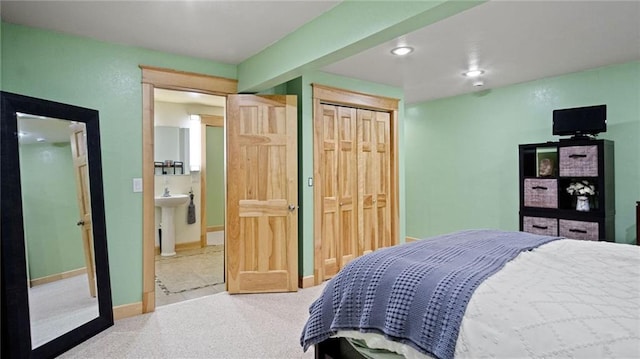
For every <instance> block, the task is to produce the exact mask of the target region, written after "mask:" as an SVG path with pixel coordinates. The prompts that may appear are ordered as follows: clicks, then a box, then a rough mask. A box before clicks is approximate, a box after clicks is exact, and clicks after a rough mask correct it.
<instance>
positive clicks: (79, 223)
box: [76, 220, 84, 226]
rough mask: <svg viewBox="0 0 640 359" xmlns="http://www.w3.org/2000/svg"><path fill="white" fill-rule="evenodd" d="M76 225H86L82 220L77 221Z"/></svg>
mask: <svg viewBox="0 0 640 359" xmlns="http://www.w3.org/2000/svg"><path fill="white" fill-rule="evenodd" d="M76 226H84V221H82V220H80V221H78V223H76Z"/></svg>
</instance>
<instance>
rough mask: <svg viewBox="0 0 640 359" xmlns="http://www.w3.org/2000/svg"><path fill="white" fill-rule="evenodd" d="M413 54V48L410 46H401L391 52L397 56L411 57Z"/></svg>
mask: <svg viewBox="0 0 640 359" xmlns="http://www.w3.org/2000/svg"><path fill="white" fill-rule="evenodd" d="M412 52H413V47H410V46H399V47H396V48H395V49H393V50H391V53H392V54H394V55H396V56H404V55H409V54H410V53H412Z"/></svg>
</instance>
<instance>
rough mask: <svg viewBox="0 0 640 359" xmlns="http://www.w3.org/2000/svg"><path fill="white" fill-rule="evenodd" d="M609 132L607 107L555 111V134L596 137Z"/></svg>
mask: <svg viewBox="0 0 640 359" xmlns="http://www.w3.org/2000/svg"><path fill="white" fill-rule="evenodd" d="M606 131H607V105H598V106H587V107H576V108H565V109H561V110H553V134H554V135H558V136H566V135H573V136H581V135H595V134H598V133H600V132H606Z"/></svg>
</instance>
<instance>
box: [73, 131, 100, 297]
mask: <svg viewBox="0 0 640 359" xmlns="http://www.w3.org/2000/svg"><path fill="white" fill-rule="evenodd" d="M70 129H71V139H70V141H71V156H72V157H73V168H74V171H75V178H76V196H77V199H78V208H79V210H80V213H79V218H80V220H79V221H78V226H80V227H81V230H82V247H83V251H84V261H85V266H86V268H87V280H88V282H89V294H90V295H91V296H92V297H95V296H96V271H95V263H94V258H93V245H92V243H93V224H92V221H91V197H90V195H89V170H88V161H87V137H86V133H87V131H86V126H85V125H84V124H82V123H76V124H73V125H71V128H70Z"/></svg>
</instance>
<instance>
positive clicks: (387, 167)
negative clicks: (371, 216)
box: [374, 112, 393, 248]
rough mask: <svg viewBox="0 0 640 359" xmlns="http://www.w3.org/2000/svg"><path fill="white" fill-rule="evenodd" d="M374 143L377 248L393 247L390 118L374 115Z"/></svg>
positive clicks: (381, 113)
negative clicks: (390, 199)
mask: <svg viewBox="0 0 640 359" xmlns="http://www.w3.org/2000/svg"><path fill="white" fill-rule="evenodd" d="M374 123H375V128H374V131H375V143H376V157H375V158H376V160H377V168H376V170H377V176H376V177H377V178H376V183H377V189H376V193H375V199H374V206H375V208H376V210H377V221H378V222H377V226H376V229H377V231H378V234H377V240H378V248H381V247H389V246H391V245H393V240H392V237H391V203H390V201H389V200H388V199H389V198H390V196H391V138H390V134H391V116H390V115H389V113H386V112H376V113H375V122H374Z"/></svg>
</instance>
